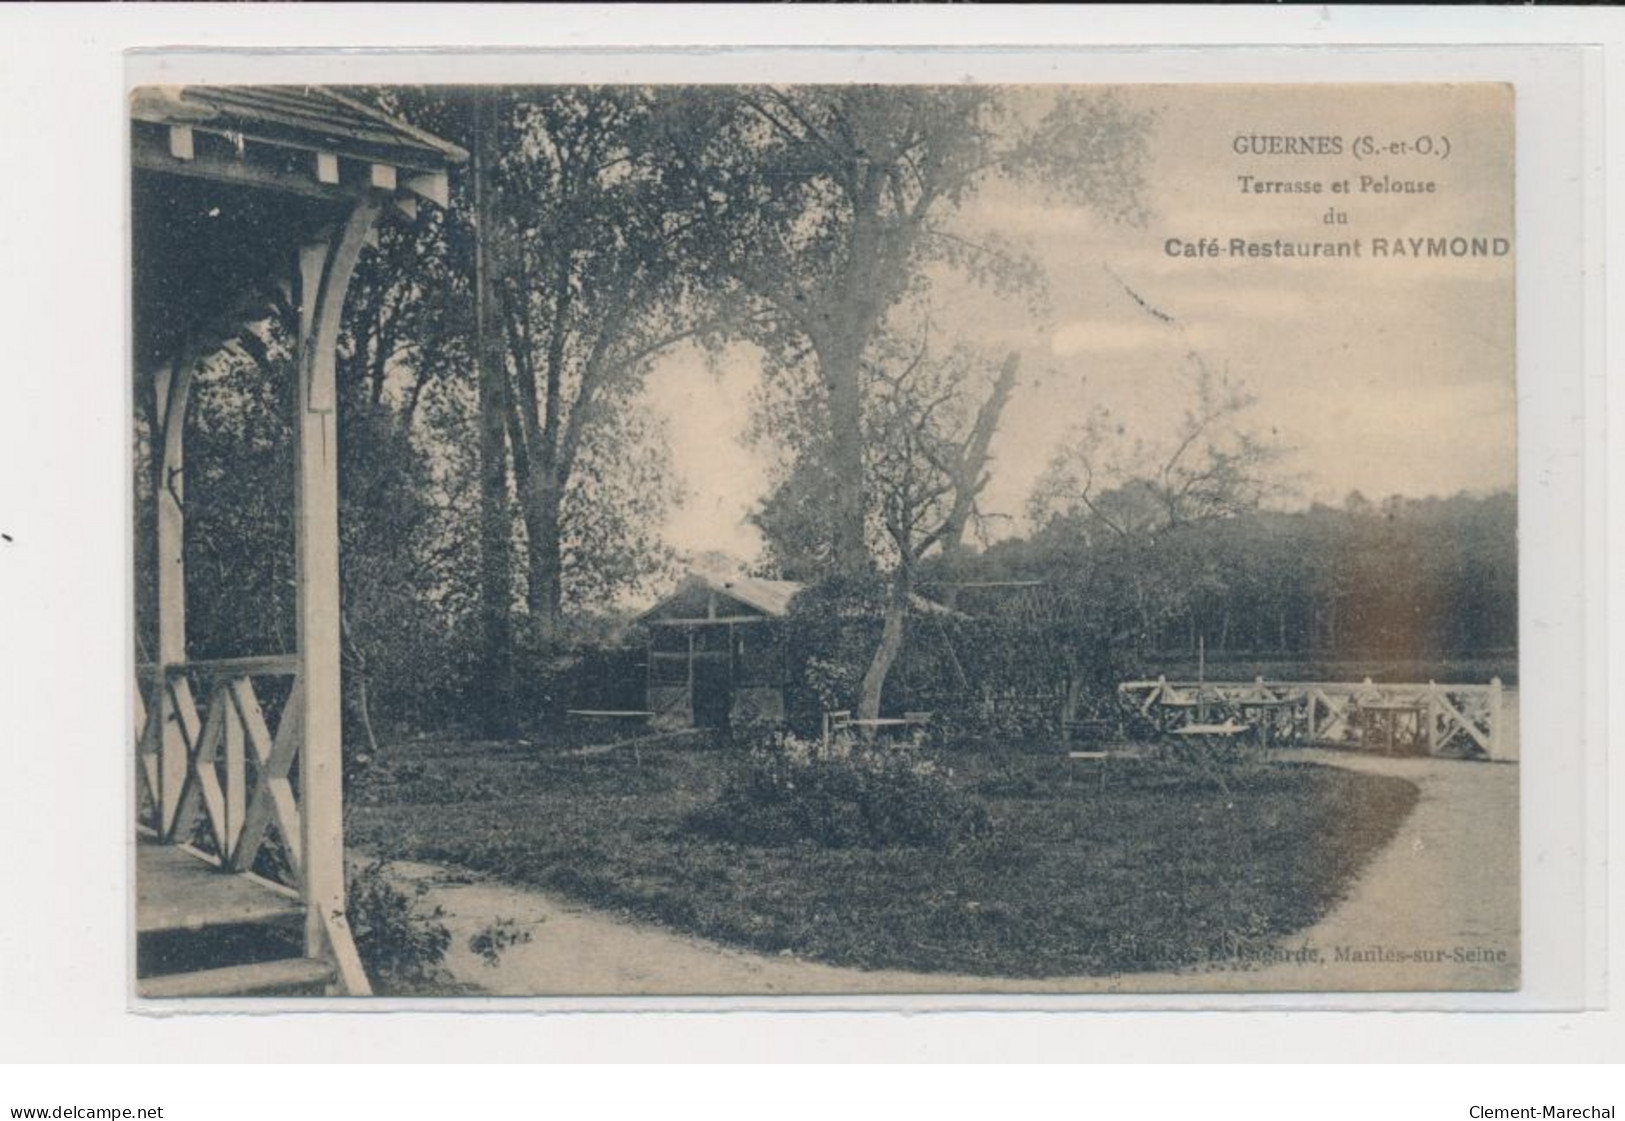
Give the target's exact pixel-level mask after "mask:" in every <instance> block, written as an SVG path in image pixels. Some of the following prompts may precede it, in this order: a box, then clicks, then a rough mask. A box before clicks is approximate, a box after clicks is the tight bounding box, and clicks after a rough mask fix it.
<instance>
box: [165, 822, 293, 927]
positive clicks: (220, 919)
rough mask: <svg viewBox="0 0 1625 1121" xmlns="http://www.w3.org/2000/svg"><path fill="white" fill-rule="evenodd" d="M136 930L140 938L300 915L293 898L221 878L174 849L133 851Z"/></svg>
mask: <svg viewBox="0 0 1625 1121" xmlns="http://www.w3.org/2000/svg"><path fill="white" fill-rule="evenodd" d="M135 900H136V903H135V926H136V931H137V932H138V933H140V934H154V933H159V932H162V931H166V930H204V929H207V928H208V927H211V926H239V925H242V924H245V923H257V922H280V921H284V920H291V919H296V918H299V917H300V916H301V915H303V914H304V908H303V907H302V906H301V904H300V902H299V900H298V898H297V897H295V896H294V895H293V894H292V893H291V892H284V891H279V890H277V889H276V888H274V887H273V886H271V885H270V884H269V883H268V882H267V881H265V880H261V879H259V878H257V877H251V876H244V875H239V874H235V873H232V872H223V871H221V870H220V869H219V868H217V867H215V866H213V865H211V864H209V863H207V862H206V861H204V860H201V859H199V858H198V857H196V856H194V855H192V854H191V853H189V852H188V851H186V850H185V849H182V848H179V847H178V846H175V845H160V844H151V843H146V842H143V843H141V844H139V845H137V847H136V863H135Z"/></svg>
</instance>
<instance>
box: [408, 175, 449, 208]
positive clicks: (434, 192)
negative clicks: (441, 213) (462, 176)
mask: <svg viewBox="0 0 1625 1121" xmlns="http://www.w3.org/2000/svg"><path fill="white" fill-rule="evenodd" d="M406 189H407V190H408V191H411V192H412V193H413V194H414V195H417V196H418V197H419V198H423V199H427V200H428V201H429V202H432V203H434V204H435V205H436V206H438V207H440V209H442V210H445V209H446V208H447V207H449V206H451V179H450V177H449V176H448V175H447V174H446V173H445V172H444V171H433V172H430V173H429V174H427V175H413V176H410V177H409V178H408V179H407V180H406Z"/></svg>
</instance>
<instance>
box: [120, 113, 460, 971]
mask: <svg viewBox="0 0 1625 1121" xmlns="http://www.w3.org/2000/svg"><path fill="white" fill-rule="evenodd" d="M130 145H131V161H132V165H133V166H132V179H131V196H130V197H131V235H132V247H131V252H132V263H133V268H134V277H133V284H132V292H133V302H134V307H133V315H134V339H133V346H132V355H133V366H134V369H133V371H132V374H133V381H134V389H135V392H136V393H137V394H138V395H146V396H145V400H146V401H147V402H149V405H148V408H147V413H148V415H149V416H150V418H151V426H150V445H151V449H152V459H153V464H154V468H155V470H154V474H153V478H154V486H153V500H154V501H155V503H156V507H157V508H156V511H155V524H156V529H155V532H154V536H155V539H156V540H155V544H154V551H153V553H152V554H151V556H150V560H151V563H152V565H153V568H154V569H155V571H156V583H157V589H156V616H157V623H156V632H157V633H156V635H154V636H148V637H149V638H150V639H151V642H150V643H146V642H144V643H143V649H144V650H145V651H146V652H147V654H148V656H149V658H150V659H151V660H147V661H142V660H141V659H139V658H138V674H137V689H136V695H135V702H134V716H135V753H136V766H135V774H136V783H137V787H138V789H137V792H136V806H137V809H136V819H137V820H136V833H137V844H136V860H135V872H136V897H137V899H136V936H137V939H138V942H137V963H138V966H137V967H138V973H139V974H141V976H140V978H139V979H138V981H137V991H138V993H139V994H140V995H141V996H143V997H184V996H193V997H205V996H234V995H246V994H250V993H287V994H302V993H319V992H324V991H325V992H327V993H331V994H345V995H365V994H366V993H368V991H369V986H368V983H367V977H366V974H365V973H364V971H363V969H362V967H361V961H360V958H359V956H358V955H357V953H356V948H355V944H354V940H353V938H352V936H351V932H350V928H349V924H348V921H347V918H346V914H345V887H344V838H343V824H342V808H343V807H342V799H343V788H342V784H341V762H342V755H341V749H340V742H341V729H340V681H339V673H340V670H339V649H340V648H339V640H340V634H339V625H340V624H339V619H340V616H339V571H338V566H339V556H338V474H337V465H338V458H337V439H338V431H337V424H336V419H335V407H336V405H335V385H334V374H335V362H336V347H337V342H338V337H339V332H340V317H341V313H342V311H343V308H344V299H345V293H346V291H347V289H348V287H349V282H350V277H351V274H352V271H353V270H354V268H355V265H356V262H357V259H358V258H359V256H360V255H361V253H362V252H363V250H364V248H365V246H366V245H367V243H368V241H369V239H370V237H371V236H372V231H373V228H374V224H375V223H376V222H377V221H379V220H380V217H381V216H383V215H386V214H388V213H389V212H391V211H392V210H403V211H406V212H408V213H411V212H413V210H414V208H415V207H416V206H417V205H418V202H419V200H420V199H421V200H428V201H431V202H433V203H436V204H438V205H441V206H444V205H446V203H447V198H448V189H447V188H448V179H447V174H448V170H449V169H450V168H451V167H452V166H454V165H455V164H457V163H460V162H461V161H463V160H464V159H465V158H466V153H464V152H463V151H462V150H461V149H459V148H457V147H456V146H455V145H452V144H449V143H446V142H445V141H442V140H440V139H437V138H436V137H433V136H430V135H428V134H426V133H424V132H421V131H419V130H417V129H414V128H412V127H410V126H408V125H406V124H404V123H402V122H400V121H398V120H395V119H393V118H391V117H389V116H387V115H385V114H382V113H379V112H377V111H376V110H374V109H372V108H370V107H368V106H366V105H364V104H362V103H360V102H358V101H356V100H354V99H352V98H350V97H346V96H344V95H342V94H340V93H337V92H335V91H333V90H330V89H324V88H313V87H292V86H289V87H198V86H188V87H176V88H151V87H149V88H143V89H139V90H136V91H135V92H134V93H133V94H132V97H131V135H130ZM278 291H280V293H281V296H282V298H283V299H289V300H291V301H292V303H293V305H294V306H295V307H296V308H297V310H298V324H299V326H298V332H297V338H296V339H295V340H293V342H294V346H293V352H294V358H295V360H294V361H293V362H292V363H290V366H289V376H292V377H295V378H297V381H298V387H297V406H296V407H297V414H298V415H297V418H296V420H295V423H294V425H293V430H294V432H295V434H296V440H297V453H296V459H297V469H296V472H295V476H296V477H295V478H293V479H290V480H289V485H290V487H291V488H292V496H293V503H294V525H295V538H296V540H295V552H296V557H297V583H298V596H297V615H298V619H297V642H296V648H295V649H294V650H293V651H291V652H278V653H270V654H267V653H266V652H264V651H254V650H249V651H243V652H242V653H243V656H241V657H233V658H227V659H216V660H212V661H198V660H193V659H190V658H189V657H188V654H187V637H186V636H187V631H186V556H185V549H184V539H185V533H184V529H185V526H184V519H185V497H184V496H185V460H184V444H185V429H186V416H187V400H188V395H189V392H190V389H191V385H192V381H193V374H194V371H195V370H196V369H197V367H198V364H199V363H200V362H201V361H203V360H205V359H206V358H208V357H209V356H210V355H211V354H213V353H214V352H215V351H217V350H218V349H219V348H220V347H221V346H222V345H223V344H224V343H225V342H226V341H227V340H230V339H231V338H233V337H235V336H236V335H238V334H240V333H241V332H242V331H243V329H244V328H245V327H246V326H247V325H248V324H251V323H253V322H256V321H258V320H262V319H264V318H265V317H266V308H267V307H268V306H269V303H270V299H271V296H272V294H274V293H277V292H278ZM252 609H253V605H252V604H244V610H252ZM270 836H274V837H276V838H277V841H276V844H275V845H274V846H272V848H274V849H275V852H276V859H275V860H268V859H267V854H268V852H269V850H268V848H267V838H268V837H270ZM200 838H201V843H200ZM275 928H280V930H277V929H275ZM259 932H263V933H265V935H266V936H265V937H259V936H257V934H258V933H259ZM273 935H274V936H273ZM301 938H302V945H303V949H302V952H301V951H298V950H296V951H295V952H294V953H292V954H289V953H286V952H280V953H277V952H267V951H266V950H265V948H264V947H265V946H277V945H279V944H286V943H287V942H289V941H292V942H294V943H297V942H298V941H299V939H301ZM194 946H195V949H193V948H192V947H194ZM200 966H201V967H200Z"/></svg>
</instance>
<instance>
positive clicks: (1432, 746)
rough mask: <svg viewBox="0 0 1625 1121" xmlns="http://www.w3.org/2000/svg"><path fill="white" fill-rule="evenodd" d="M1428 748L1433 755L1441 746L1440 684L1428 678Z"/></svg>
mask: <svg viewBox="0 0 1625 1121" xmlns="http://www.w3.org/2000/svg"><path fill="white" fill-rule="evenodd" d="M1427 722H1428V731H1427V750H1428V754H1429V755H1432V754H1433V753H1434V752H1435V751H1436V750H1437V749H1438V747H1439V686H1438V685H1437V684H1436V683H1435V682H1434V681H1433V679H1432V678H1429V679H1428V709H1427Z"/></svg>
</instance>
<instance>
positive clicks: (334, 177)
mask: <svg viewBox="0 0 1625 1121" xmlns="http://www.w3.org/2000/svg"><path fill="white" fill-rule="evenodd" d="M316 181H317V182H318V183H337V182H338V181H339V157H338V155H337V154H336V153H334V152H317V153H316Z"/></svg>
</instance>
